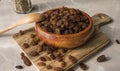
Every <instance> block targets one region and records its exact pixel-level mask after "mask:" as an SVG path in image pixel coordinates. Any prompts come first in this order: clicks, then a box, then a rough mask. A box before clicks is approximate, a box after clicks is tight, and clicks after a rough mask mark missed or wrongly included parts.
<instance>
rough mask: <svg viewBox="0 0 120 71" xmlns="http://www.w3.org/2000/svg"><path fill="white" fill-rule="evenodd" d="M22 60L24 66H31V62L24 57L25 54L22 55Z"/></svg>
mask: <svg viewBox="0 0 120 71" xmlns="http://www.w3.org/2000/svg"><path fill="white" fill-rule="evenodd" d="M21 59H22V60H23V62H24V64H25V65H27V66H31V65H32V63H31V61H30V60H29V59H28V58H27V57H26V56H25V55H24V53H21Z"/></svg>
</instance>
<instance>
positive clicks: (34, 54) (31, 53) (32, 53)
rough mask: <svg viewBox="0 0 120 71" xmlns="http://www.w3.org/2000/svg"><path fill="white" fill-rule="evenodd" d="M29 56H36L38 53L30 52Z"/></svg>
mask: <svg viewBox="0 0 120 71" xmlns="http://www.w3.org/2000/svg"><path fill="white" fill-rule="evenodd" d="M30 55H31V56H38V55H39V53H38V52H37V51H32V52H30Z"/></svg>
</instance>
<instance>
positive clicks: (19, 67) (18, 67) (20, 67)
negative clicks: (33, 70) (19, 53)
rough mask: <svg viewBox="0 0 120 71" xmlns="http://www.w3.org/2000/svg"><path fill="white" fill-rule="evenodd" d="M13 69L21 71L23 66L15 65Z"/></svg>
mask: <svg viewBox="0 0 120 71" xmlns="http://www.w3.org/2000/svg"><path fill="white" fill-rule="evenodd" d="M15 68H17V69H23V66H22V65H17V66H15Z"/></svg>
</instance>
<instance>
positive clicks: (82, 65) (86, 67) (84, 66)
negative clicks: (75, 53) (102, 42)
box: [79, 63, 89, 70]
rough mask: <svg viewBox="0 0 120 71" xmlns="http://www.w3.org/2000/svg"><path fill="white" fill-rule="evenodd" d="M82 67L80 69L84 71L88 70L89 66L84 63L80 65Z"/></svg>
mask: <svg viewBox="0 0 120 71" xmlns="http://www.w3.org/2000/svg"><path fill="white" fill-rule="evenodd" d="M79 65H80V68H81V69H82V70H88V68H89V67H88V66H87V65H86V64H84V63H80V64H79Z"/></svg>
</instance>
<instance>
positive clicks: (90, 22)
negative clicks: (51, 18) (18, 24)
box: [35, 10, 93, 37]
mask: <svg viewBox="0 0 120 71" xmlns="http://www.w3.org/2000/svg"><path fill="white" fill-rule="evenodd" d="M80 11H81V10H80ZM81 12H82V14H83V15H84V16H86V17H87V18H88V20H89V25H88V26H87V27H86V28H85V29H84V30H82V31H80V32H78V33H73V34H55V33H51V32H47V31H44V30H43V29H41V28H40V26H39V24H38V23H37V22H36V23H35V30H38V28H39V31H41V32H42V33H43V34H45V35H46V36H47V35H48V36H50V35H52V36H57V37H63V36H64V37H67V36H75V35H80V34H83V33H85V32H87V31H88V30H89V29H90V28H92V27H93V21H92V18H91V17H90V16H89V15H88V14H87V13H85V12H83V11H81ZM39 31H38V32H39Z"/></svg>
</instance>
